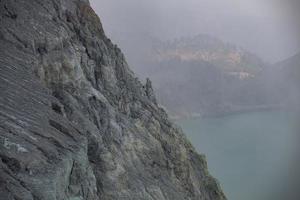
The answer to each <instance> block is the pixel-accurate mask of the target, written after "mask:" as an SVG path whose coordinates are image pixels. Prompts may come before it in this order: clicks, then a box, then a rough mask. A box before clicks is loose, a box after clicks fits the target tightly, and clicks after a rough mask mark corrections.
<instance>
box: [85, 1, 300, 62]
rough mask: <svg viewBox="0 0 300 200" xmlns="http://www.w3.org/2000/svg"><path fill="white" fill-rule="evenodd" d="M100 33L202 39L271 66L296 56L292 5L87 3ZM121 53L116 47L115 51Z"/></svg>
mask: <svg viewBox="0 0 300 200" xmlns="http://www.w3.org/2000/svg"><path fill="white" fill-rule="evenodd" d="M91 3H92V6H93V7H94V9H95V10H96V12H97V13H98V14H99V15H100V17H101V20H102V23H103V25H104V28H105V30H106V33H107V34H108V35H109V36H110V37H111V38H112V39H113V40H114V41H116V42H118V39H119V38H118V36H117V35H118V34H121V33H124V32H127V33H129V34H135V35H139V34H148V35H150V36H154V37H157V38H160V39H170V38H174V37H181V36H194V35H197V34H199V33H207V34H209V35H213V36H216V37H218V38H220V39H222V40H224V41H225V42H231V43H234V44H237V45H239V46H242V47H243V48H245V49H247V50H249V51H251V52H253V53H256V54H258V55H259V56H261V57H262V58H263V59H264V60H266V61H268V62H271V63H275V62H277V61H280V60H283V59H285V58H287V57H289V56H291V55H293V54H295V53H296V52H298V51H299V50H300V43H299V37H298V35H299V34H298V33H299V31H298V30H299V29H300V22H299V21H300V20H299V19H300V16H299V15H300V14H299V12H298V8H299V5H298V4H299V1H298V0H226V1H220V0H184V1H183V0H152V1H148V0H126V1H120V0H91ZM121 47H122V46H121Z"/></svg>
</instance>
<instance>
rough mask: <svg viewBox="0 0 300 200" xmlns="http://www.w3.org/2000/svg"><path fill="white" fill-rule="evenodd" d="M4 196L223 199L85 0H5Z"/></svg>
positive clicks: (0, 160)
mask: <svg viewBox="0 0 300 200" xmlns="http://www.w3.org/2000/svg"><path fill="white" fill-rule="evenodd" d="M0 95H1V96H0V166H1V167H0V199H1V200H20V199H22V200H54V199H56V200H96V199H99V200H100V199H101V200H108V199H118V200H122V199H128V200H129V199H130V200H135V199H136V200H140V199H149V200H158V199H160V200H167V199H169V200H176V199H178V200H183V199H203V200H218V199H225V196H224V194H223V193H222V191H221V189H220V187H219V185H218V183H217V182H216V180H215V179H214V178H212V177H211V176H210V175H209V173H208V171H207V165H206V161H205V159H204V156H202V155H199V154H197V153H196V152H195V150H194V148H193V147H192V146H191V144H190V143H189V142H188V141H187V140H186V138H185V137H184V135H183V133H182V131H181V130H180V129H178V128H177V127H176V126H175V125H174V124H172V123H171V122H170V121H169V120H168V116H167V115H166V113H165V112H164V110H163V109H161V108H160V107H158V106H157V104H156V100H155V97H154V94H153V89H152V86H151V82H150V81H147V83H146V85H143V84H142V83H141V82H140V81H139V80H138V79H137V78H136V77H135V75H134V74H133V72H132V71H131V70H130V69H129V68H128V65H127V63H126V61H125V59H124V56H123V54H122V52H121V51H120V49H119V48H118V47H117V46H116V45H114V44H112V43H111V41H110V40H109V39H108V38H107V37H106V36H105V34H104V31H103V29H102V26H101V23H100V20H99V18H98V17H97V15H96V14H95V13H94V11H93V10H92V8H91V7H90V5H89V2H88V1H87V0H31V1H28V0H1V1H0Z"/></svg>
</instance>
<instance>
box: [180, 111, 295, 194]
mask: <svg viewBox="0 0 300 200" xmlns="http://www.w3.org/2000/svg"><path fill="white" fill-rule="evenodd" d="M299 122H300V121H299V115H298V114H295V113H291V112H279V111H272V112H249V113H243V114H236V115H228V116H224V117H217V118H194V119H187V120H179V121H177V124H179V125H180V126H181V127H182V129H183V130H184V132H185V133H186V135H187V137H188V138H189V139H190V141H191V142H192V143H193V145H194V146H195V148H196V149H197V150H198V152H200V153H202V154H205V155H206V157H207V161H208V167H209V170H210V172H211V174H212V175H213V176H214V177H216V178H217V179H218V180H219V182H220V183H221V186H222V188H223V190H224V192H225V194H226V196H227V198H228V199H229V200H269V199H270V200H271V199H272V200H273V199H276V194H275V193H276V191H278V190H279V189H282V188H283V187H284V186H286V184H285V182H284V180H285V177H286V174H287V172H288V171H289V169H290V168H291V167H292V165H293V164H292V163H293V160H295V157H296V153H297V144H296V143H297V142H298V131H299V130H300V127H299ZM274 196H275V197H274Z"/></svg>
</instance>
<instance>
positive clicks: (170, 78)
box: [137, 35, 269, 117]
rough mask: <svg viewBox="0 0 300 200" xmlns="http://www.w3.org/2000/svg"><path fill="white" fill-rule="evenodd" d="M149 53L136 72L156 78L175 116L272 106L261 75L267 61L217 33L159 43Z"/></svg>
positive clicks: (163, 96) (161, 92)
mask: <svg viewBox="0 0 300 200" xmlns="http://www.w3.org/2000/svg"><path fill="white" fill-rule="evenodd" d="M145 58H146V59H147V60H146V61H145V64H142V63H140V64H139V66H140V67H139V70H137V71H138V72H139V73H140V74H144V76H149V77H151V79H152V80H153V82H154V87H155V89H157V93H158V97H159V98H158V100H159V102H160V103H161V104H163V105H165V106H166V107H167V108H168V110H169V111H170V113H171V114H172V115H173V116H175V117H189V116H198V115H223V114H226V113H232V112H240V111H248V110H252V109H258V108H259V109H261V108H267V107H268V106H269V105H267V104H268V102H267V101H266V98H265V95H264V92H265V91H264V90H263V89H264V88H263V87H264V84H263V79H261V78H260V76H261V74H262V72H263V71H264V69H265V67H266V66H267V64H265V63H264V62H263V61H262V60H261V59H260V58H258V57H257V56H255V55H253V54H251V53H249V52H247V51H245V50H243V49H241V48H239V47H236V46H234V45H231V44H226V43H224V42H222V41H220V40H218V39H216V38H213V37H210V36H207V35H198V36H195V37H192V38H181V39H176V40H174V41H171V42H170V41H169V42H157V43H156V44H155V45H154V46H153V48H152V50H151V53H150V54H149V55H148V56H147V55H145ZM145 66H146V67H145ZM178 91H180V92H178Z"/></svg>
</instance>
